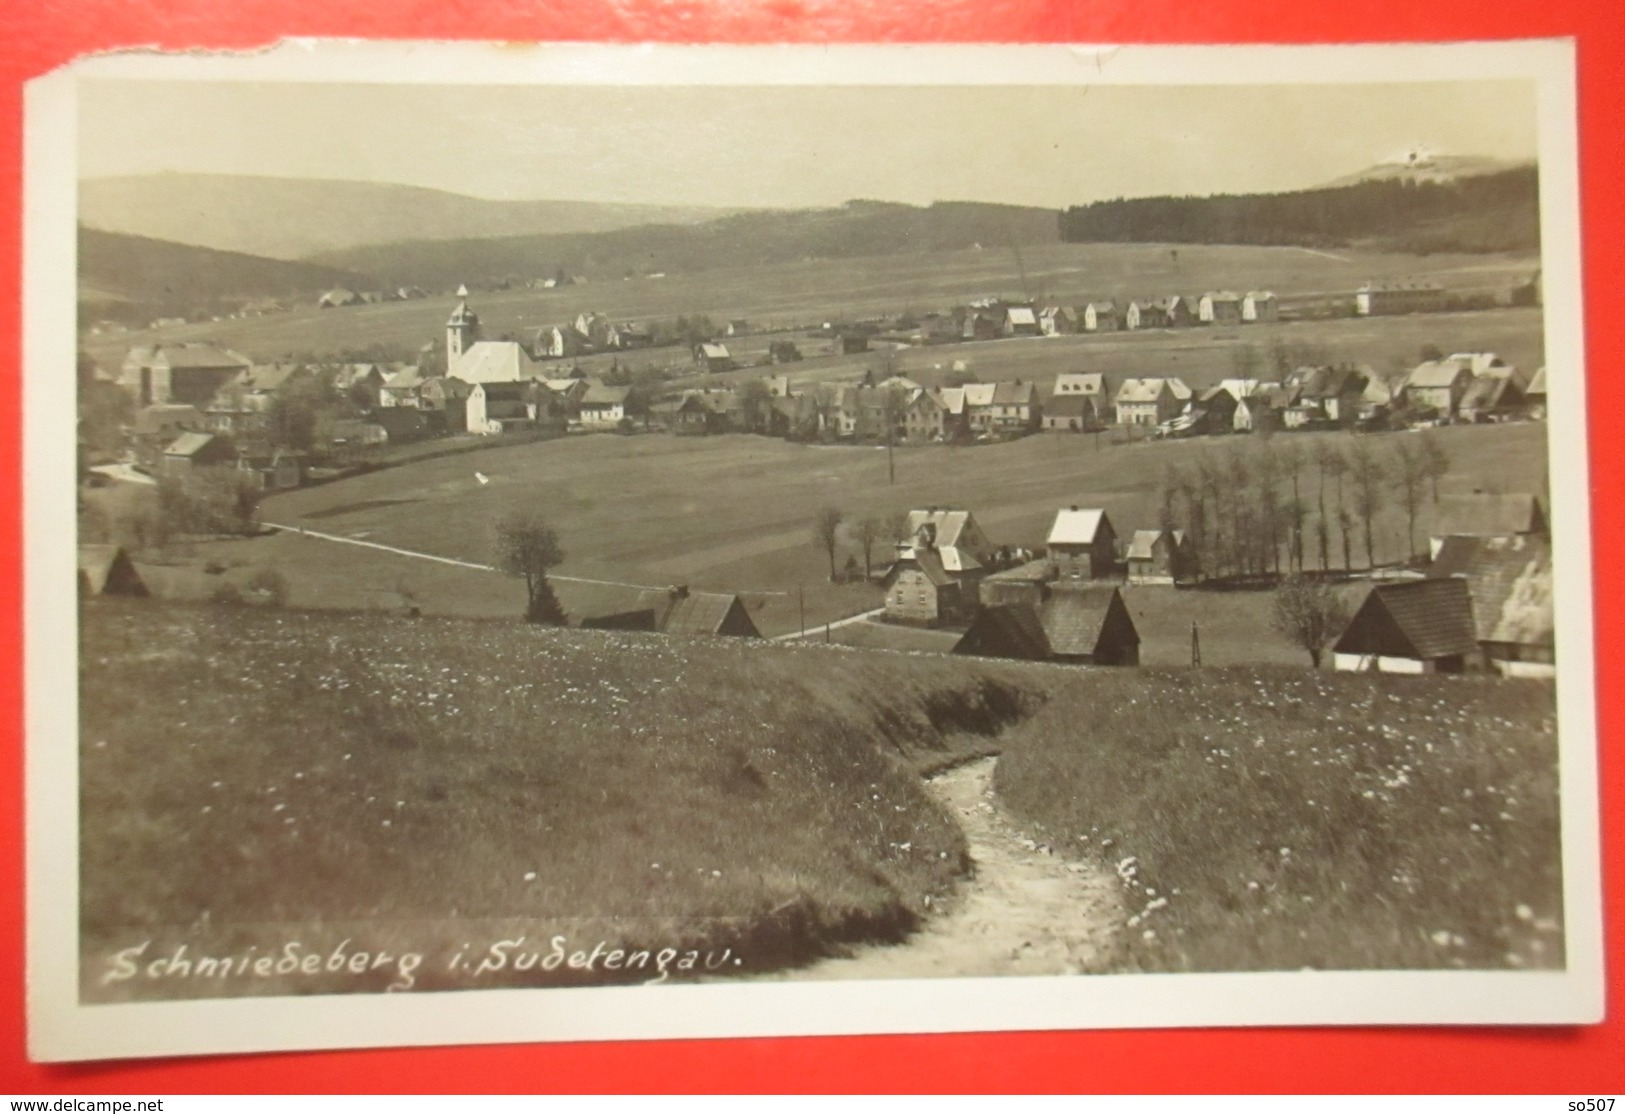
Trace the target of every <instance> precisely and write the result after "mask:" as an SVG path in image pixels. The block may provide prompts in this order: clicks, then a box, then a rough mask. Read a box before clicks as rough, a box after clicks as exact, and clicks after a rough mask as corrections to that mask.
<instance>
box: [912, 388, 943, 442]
mask: <svg viewBox="0 0 1625 1114" xmlns="http://www.w3.org/2000/svg"><path fill="white" fill-rule="evenodd" d="M947 432H948V404H947V403H946V402H945V401H944V400H943V398H942V395H941V394H940V393H938V392H937V391H927V390H924V389H920V390H914V391H910V392H909V395H908V403H907V405H906V406H905V407H904V409H903V436H904V437H906V438H907V439H908V440H910V441H940V440H942V439H943V438H944V437H945V436H947Z"/></svg>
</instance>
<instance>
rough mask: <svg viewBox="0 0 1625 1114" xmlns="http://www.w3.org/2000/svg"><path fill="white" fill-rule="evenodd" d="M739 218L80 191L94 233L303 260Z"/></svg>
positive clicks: (269, 186) (359, 187)
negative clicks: (376, 248)
mask: <svg viewBox="0 0 1625 1114" xmlns="http://www.w3.org/2000/svg"><path fill="white" fill-rule="evenodd" d="M732 211H735V210H728V209H705V208H697V207H692V206H663V205H618V204H606V203H600V202H592V201H490V200H486V199H483V198H477V197H465V196H463V195H462V194H456V193H446V192H444V191H441V190H432V189H422V188H420V187H417V186H401V185H392V184H385V183H375V182H345V181H325V180H314V179H303V178H263V177H251V176H237V175H228V174H179V173H168V174H145V175H137V176H132V177H123V178H88V179H85V180H84V181H81V182H80V183H79V220H80V222H81V223H83V224H86V225H89V226H90V227H92V228H97V229H102V230H104V231H108V232H124V233H129V234H131V235H135V236H148V237H151V238H154V239H159V240H169V241H172V242H174V243H180V244H193V245H196V246H199V247H208V248H216V249H218V250H222V251H239V252H246V253H247V254H249V255H260V256H265V257H267V258H270V259H300V258H303V257H305V256H308V255H315V254H317V253H320V252H330V251H338V250H342V249H344V248H352V247H357V246H359V245H362V244H382V243H392V242H395V241H399V240H453V239H466V238H470V237H484V236H529V235H537V234H541V233H574V232H604V231H608V230H611V229H616V228H627V227H630V226H633V225H639V224H656V223H659V224H689V223H694V222H697V221H704V220H712V219H715V218H716V217H718V216H723V215H726V214H727V213H729V212H732Z"/></svg>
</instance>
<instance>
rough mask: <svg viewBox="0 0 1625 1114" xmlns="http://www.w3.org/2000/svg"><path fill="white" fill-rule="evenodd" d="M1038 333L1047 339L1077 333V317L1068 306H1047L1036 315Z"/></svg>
mask: <svg viewBox="0 0 1625 1114" xmlns="http://www.w3.org/2000/svg"><path fill="white" fill-rule="evenodd" d="M1038 331H1039V332H1041V333H1043V334H1044V335H1045V336H1047V337H1059V336H1067V335H1069V334H1071V333H1075V332H1077V331H1078V315H1077V313H1076V312H1074V311H1073V309H1072V307H1070V306H1047V307H1045V309H1044V311H1043V312H1042V313H1040V314H1039V315H1038Z"/></svg>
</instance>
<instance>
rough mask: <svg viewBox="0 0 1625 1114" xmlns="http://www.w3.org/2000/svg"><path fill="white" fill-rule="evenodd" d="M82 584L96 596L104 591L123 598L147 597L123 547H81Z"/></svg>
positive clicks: (80, 571) (80, 579)
mask: <svg viewBox="0 0 1625 1114" xmlns="http://www.w3.org/2000/svg"><path fill="white" fill-rule="evenodd" d="M79 584H80V587H81V589H82V590H84V591H87V592H89V594H91V595H93V596H99V595H101V594H102V593H103V592H104V591H113V592H118V593H121V594H124V595H140V596H144V595H146V594H147V590H146V586H145V585H143V584H142V583H141V577H140V575H139V574H138V573H137V572H136V571H135V566H134V565H133V564H131V563H130V556H129V554H127V553H125V552H124V549H123V547H122V546H117V545H92V544H89V543H87V544H84V545H81V546H80V547H79Z"/></svg>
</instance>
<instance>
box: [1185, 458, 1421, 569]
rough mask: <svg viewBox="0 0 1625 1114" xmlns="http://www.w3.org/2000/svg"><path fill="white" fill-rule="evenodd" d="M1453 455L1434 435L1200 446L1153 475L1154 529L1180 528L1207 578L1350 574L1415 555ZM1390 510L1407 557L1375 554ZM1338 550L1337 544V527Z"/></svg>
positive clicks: (1403, 553) (1393, 554) (1396, 554)
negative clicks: (1398, 521) (1397, 518)
mask: <svg viewBox="0 0 1625 1114" xmlns="http://www.w3.org/2000/svg"><path fill="white" fill-rule="evenodd" d="M1449 470H1450V454H1449V452H1448V450H1447V449H1446V448H1445V446H1444V444H1443V442H1442V440H1441V439H1440V438H1439V437H1438V435H1437V434H1435V433H1434V432H1432V431H1431V430H1429V431H1424V432H1422V433H1420V434H1416V435H1405V436H1403V437H1395V438H1373V437H1357V438H1355V439H1354V440H1353V441H1352V442H1350V443H1349V444H1347V445H1340V444H1339V443H1338V441H1336V440H1334V439H1332V438H1329V437H1321V438H1315V439H1314V440H1313V441H1312V442H1306V441H1305V440H1299V439H1293V438H1264V439H1249V440H1248V441H1247V442H1245V443H1242V442H1233V443H1232V444H1230V445H1229V446H1228V447H1226V448H1223V449H1203V450H1202V451H1201V452H1199V453H1198V454H1197V456H1196V458H1195V459H1194V460H1193V461H1190V462H1189V463H1187V464H1185V465H1183V466H1182V465H1180V464H1177V463H1174V462H1171V461H1170V462H1169V463H1168V464H1166V465H1165V466H1164V468H1163V471H1162V473H1161V475H1160V476H1159V478H1158V484H1157V499H1158V516H1159V525H1160V526H1161V527H1162V528H1164V529H1183V530H1185V531H1186V532H1187V534H1188V535H1189V537H1190V538H1191V540H1192V542H1193V543H1194V544H1195V546H1196V550H1197V554H1198V557H1199V559H1200V562H1201V568H1202V571H1203V574H1204V575H1205V576H1207V577H1208V578H1210V579H1211V578H1221V579H1222V578H1248V577H1263V576H1270V577H1279V576H1282V575H1301V574H1303V573H1304V572H1306V571H1309V570H1310V569H1311V567H1313V568H1315V569H1316V570H1318V571H1320V572H1329V571H1331V570H1332V569H1333V568H1340V569H1343V570H1352V569H1353V568H1355V560H1356V557H1357V556H1358V557H1360V558H1362V559H1363V561H1364V564H1365V566H1366V567H1367V568H1375V567H1377V566H1378V565H1379V564H1382V563H1384V562H1385V561H1386V562H1393V561H1402V562H1408V561H1410V560H1411V559H1412V558H1413V557H1415V556H1416V554H1417V552H1418V548H1417V536H1416V526H1417V521H1418V519H1419V518H1420V516H1421V513H1422V511H1423V510H1424V509H1425V507H1426V505H1427V503H1428V501H1429V500H1430V499H1431V500H1433V501H1437V500H1438V497H1439V481H1440V479H1442V478H1443V477H1444V476H1445V474H1446V473H1448V472H1449ZM1390 507H1392V508H1394V509H1397V510H1398V511H1399V512H1401V513H1403V514H1404V516H1405V521H1406V534H1405V538H1406V541H1405V548H1404V551H1403V552H1397V553H1396V552H1383V551H1382V550H1381V549H1380V548H1379V544H1378V534H1377V529H1376V523H1377V519H1378V518H1379V517H1380V516H1381V514H1382V513H1383V512H1384V511H1385V510H1387V509H1389V508H1390ZM1333 527H1335V528H1336V529H1335V537H1336V540H1337V543H1338V544H1337V546H1336V547H1335V550H1334V546H1333V538H1334V530H1333Z"/></svg>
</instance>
